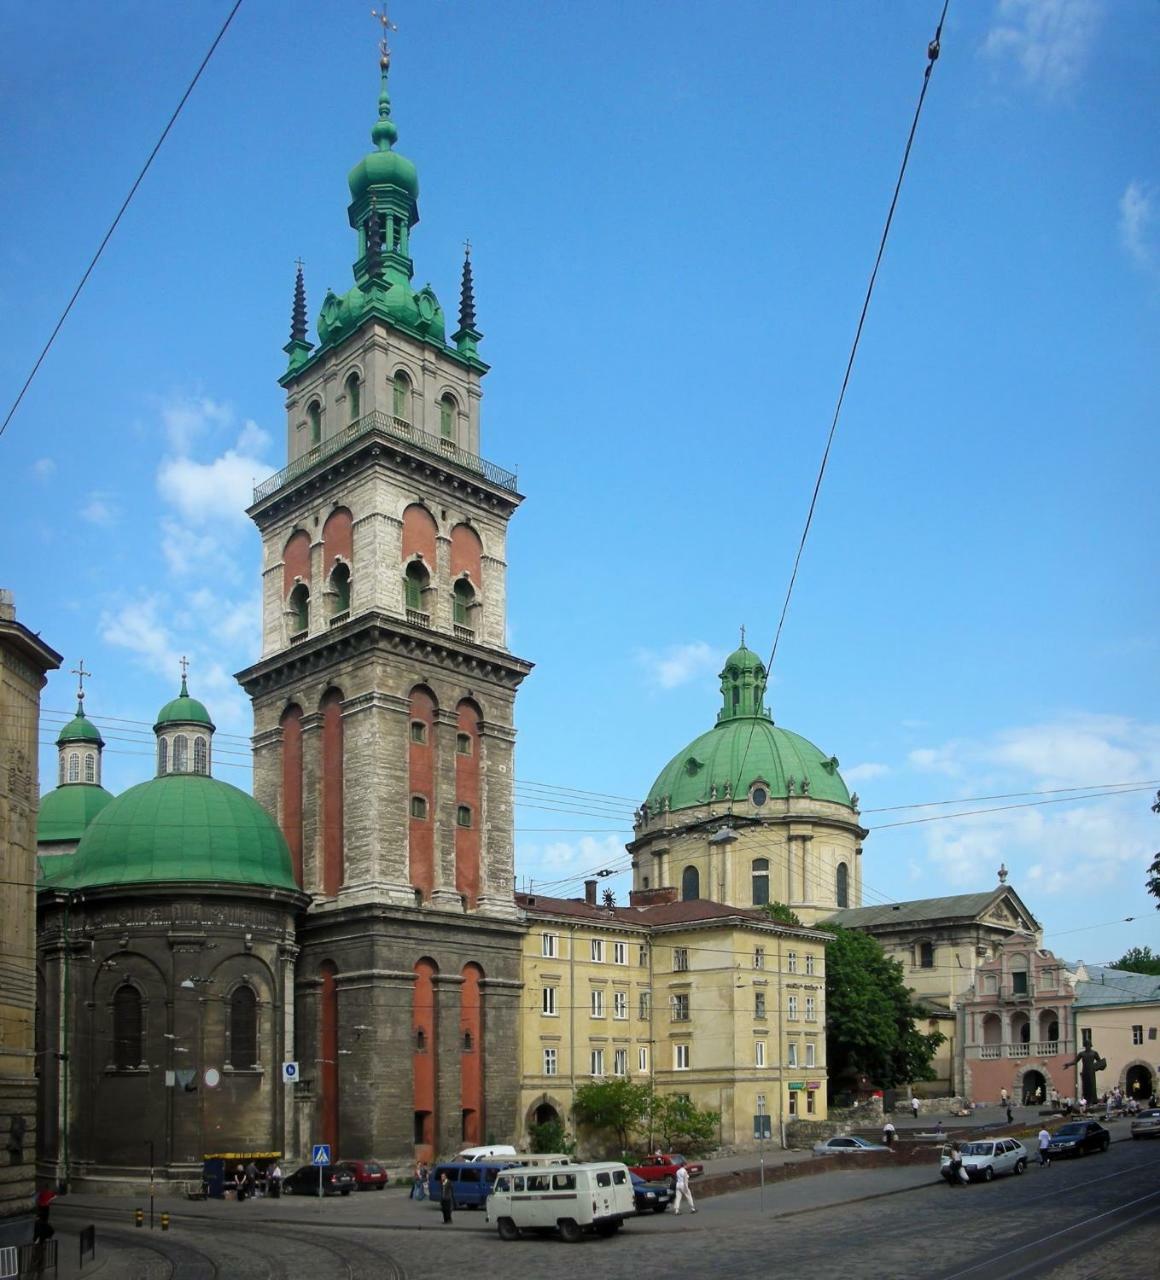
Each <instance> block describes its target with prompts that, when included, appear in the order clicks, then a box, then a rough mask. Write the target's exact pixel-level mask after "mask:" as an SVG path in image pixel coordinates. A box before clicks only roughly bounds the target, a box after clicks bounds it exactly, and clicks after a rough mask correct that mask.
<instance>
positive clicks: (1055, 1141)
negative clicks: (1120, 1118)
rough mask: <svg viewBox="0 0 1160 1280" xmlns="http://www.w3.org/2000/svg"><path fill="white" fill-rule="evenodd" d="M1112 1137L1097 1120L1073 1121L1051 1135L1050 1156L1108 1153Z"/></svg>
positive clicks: (1048, 1148)
mask: <svg viewBox="0 0 1160 1280" xmlns="http://www.w3.org/2000/svg"><path fill="white" fill-rule="evenodd" d="M1111 1142H1112V1135H1111V1134H1110V1133H1109V1132H1108V1131H1107V1130H1106V1129H1105V1128H1104V1126H1103V1125H1102V1124H1099V1123H1098V1122H1097V1121H1095V1120H1073V1121H1071V1123H1070V1124H1065V1125H1062V1126H1061V1127H1060V1128H1058V1129H1056V1131H1055V1132H1054V1133H1053V1134H1052V1135H1051V1141H1050V1142H1049V1143H1048V1144H1047V1154H1048V1155H1049V1156H1085V1155H1087V1154H1088V1152H1089V1151H1106V1150H1107V1149H1108V1147H1109V1146H1111Z"/></svg>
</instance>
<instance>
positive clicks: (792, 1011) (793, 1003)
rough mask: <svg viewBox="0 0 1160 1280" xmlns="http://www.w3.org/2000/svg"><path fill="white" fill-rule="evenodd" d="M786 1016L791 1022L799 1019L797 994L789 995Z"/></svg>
mask: <svg viewBox="0 0 1160 1280" xmlns="http://www.w3.org/2000/svg"><path fill="white" fill-rule="evenodd" d="M785 1016H786V1017H787V1018H788V1019H789V1020H790V1022H796V1021H797V1016H798V1013H797V996H788V997H787V998H786V1002H785Z"/></svg>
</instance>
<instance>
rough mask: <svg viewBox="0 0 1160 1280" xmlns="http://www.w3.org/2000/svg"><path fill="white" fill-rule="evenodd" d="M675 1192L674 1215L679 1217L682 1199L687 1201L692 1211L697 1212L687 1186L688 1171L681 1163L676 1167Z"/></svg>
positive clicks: (691, 1193)
mask: <svg viewBox="0 0 1160 1280" xmlns="http://www.w3.org/2000/svg"><path fill="white" fill-rule="evenodd" d="M676 1193H677V1194H676V1197H675V1200H674V1203H675V1205H676V1211H675V1214H674V1216H675V1217H680V1213H681V1200H682V1199H684V1200H687V1201H688V1202H689V1208H690V1209H692V1211H693V1212H694V1213H696V1212H697V1206H696V1205H695V1204H694V1203H693V1192H692V1189H691V1188H690V1187H689V1171H688V1169H686V1168H685V1166H684V1165H683V1164H682V1165H679V1166H678V1167H677V1177H676Z"/></svg>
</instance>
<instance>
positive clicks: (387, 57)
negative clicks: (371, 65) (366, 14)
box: [371, 4, 399, 71]
mask: <svg viewBox="0 0 1160 1280" xmlns="http://www.w3.org/2000/svg"><path fill="white" fill-rule="evenodd" d="M371 17H372V18H374V20H375V21H376V22H378V23H379V25H380V26H381V27H382V29H383V34H382V36H381V38H380V39H379V66H380V67H382V68H383V70H384V71H385V70H386V69H387V67H389V66H390V65H391V47H390V45H389V44H388V43H387V32H388V31H398V29H399V28H398V27H397V26H395V24H394V23H393V22H392V21H391V20H390V18H389V17H388V16H387V6H386V5H385V4H384V5H383V7H382V9H381V10H379V9H372V10H371Z"/></svg>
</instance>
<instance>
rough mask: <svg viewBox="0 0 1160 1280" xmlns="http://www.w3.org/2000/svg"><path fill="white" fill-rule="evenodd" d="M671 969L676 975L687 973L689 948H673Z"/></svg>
mask: <svg viewBox="0 0 1160 1280" xmlns="http://www.w3.org/2000/svg"><path fill="white" fill-rule="evenodd" d="M673 968H674V969H675V970H676V971H677V973H687V972H688V971H689V948H688V947H674V948H673Z"/></svg>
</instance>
